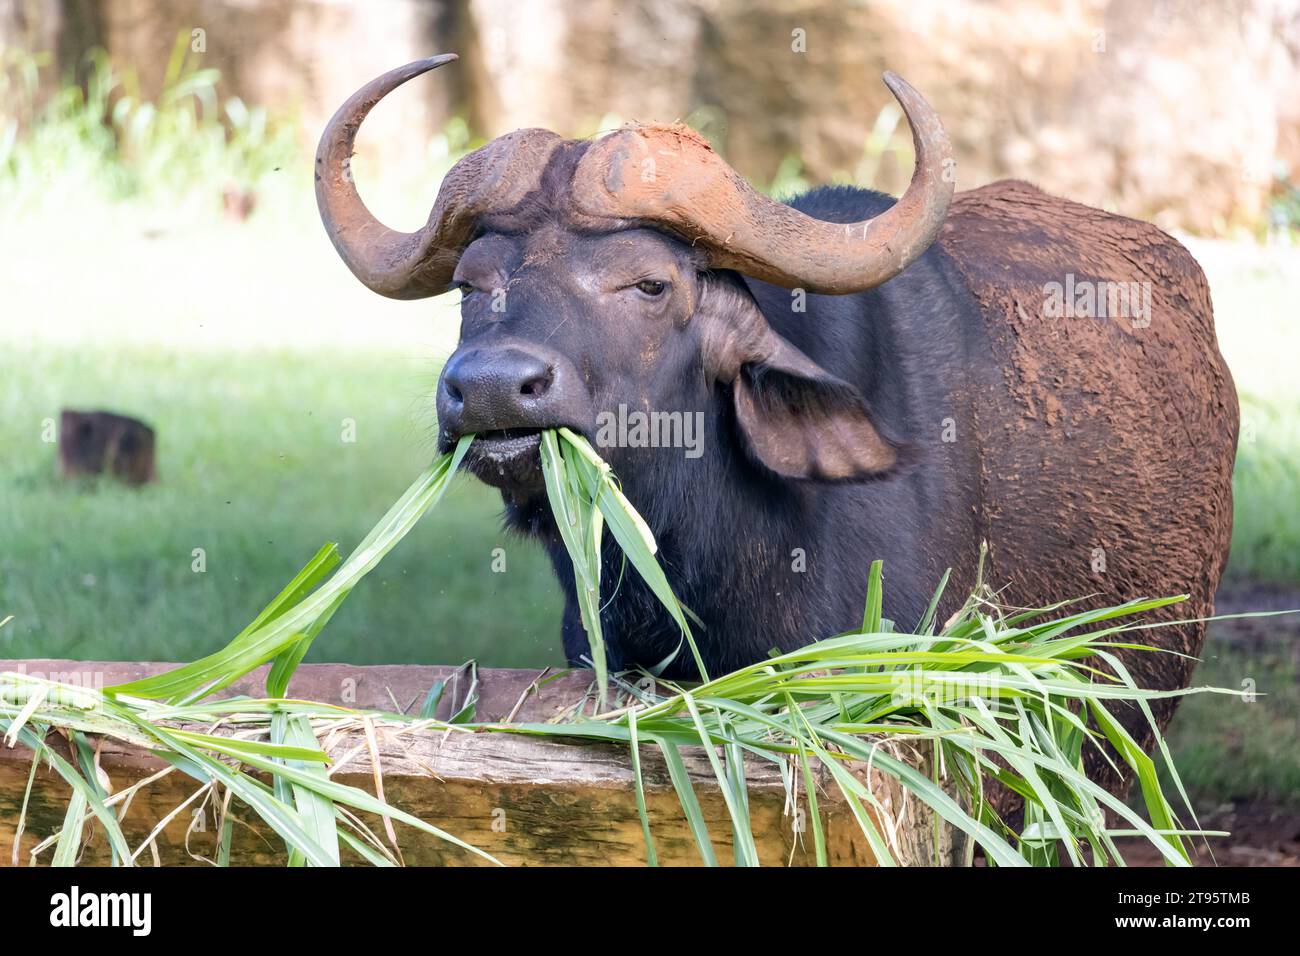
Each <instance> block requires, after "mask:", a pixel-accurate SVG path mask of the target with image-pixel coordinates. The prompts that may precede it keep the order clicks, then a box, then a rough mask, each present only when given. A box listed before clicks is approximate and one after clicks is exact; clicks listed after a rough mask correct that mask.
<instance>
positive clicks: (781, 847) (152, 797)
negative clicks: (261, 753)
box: [0, 660, 964, 866]
mask: <svg viewBox="0 0 1300 956" xmlns="http://www.w3.org/2000/svg"><path fill="white" fill-rule="evenodd" d="M170 666H171V665H167V664H146V663H97V662H77V661H60V660H30V661H0V671H6V670H22V671H25V672H26V673H28V674H33V675H40V676H43V677H45V678H48V679H51V680H57V681H62V682H65V683H74V684H80V685H82V686H108V685H112V684H117V683H120V682H124V681H130V680H136V679H139V678H142V677H145V676H148V675H150V674H155V673H158V672H160V671H162V670H165V669H167V668H168V667H170ZM454 672H455V669H454V668H450V667H424V666H410V665H401V666H377V667H359V666H353V665H349V664H308V665H303V666H302V667H300V668H299V669H298V671H297V673H296V675H295V677H294V679H293V684H292V686H291V687H290V695H291V696H294V697H299V698H303V699H308V700H314V701H318V702H322V703H336V704H343V705H345V706H348V707H353V708H361V709H365V708H373V709H382V710H385V711H389V712H392V711H402V712H406V713H413V712H417V711H418V710H419V707H420V704H421V702H422V700H423V698H424V695H425V694H426V692H427V691H428V689H429V687H430V686H431V685H432V684H433V683H434V682H435V681H437V680H448V678H450V677H451V676H452V675H453V674H454ZM539 674H540V672H539V671H536V670H487V669H483V670H480V671H479V672H478V679H479V688H478V691H479V699H478V705H477V719H479V720H484V721H506V720H509V722H512V723H520V722H538V721H545V720H547V719H548V718H551V717H553V716H555V715H556V714H558V713H560V712H562V711H564V710H566V709H567V708H568V707H570V706H571V705H572V704H573V703H574V702H575V701H576V700H579V699H581V698H583V697H584V696H585V695H586V694H587V693H588V692H589V690H590V686H591V673H590V672H589V671H586V672H583V671H575V672H570V673H567V674H563V675H561V676H559V677H556V678H554V679H552V680H549V681H546V682H544V683H539V682H538V677H539ZM264 681H265V671H264V670H261V671H256V672H254V673H253V674H250V675H249V676H248V677H247V678H246V679H244V680H243V681H241V682H240V683H238V684H236V685H234V686H232V687H230V688H229V689H228V691H226V692H225V693H227V694H229V695H231V696H233V695H238V694H244V695H248V696H254V697H255V696H259V695H260V694H261V693H262V689H263V687H264ZM448 691H449V693H448V694H447V695H444V696H447V697H448V698H450V696H451V694H452V693H454V691H455V688H454V687H449V689H448ZM450 704H451V701H450V699H448V700H445V701H443V707H444V709H445V708H446V707H447V706H449V705H450ZM439 716H443V714H442V713H440V715H439ZM204 729H206V728H204ZM377 743H378V752H379V763H380V769H381V771H382V780H383V788H384V796H385V798H386V799H387V801H388V802H389V803H390V804H391V805H393V806H395V807H399V808H401V809H403V810H405V811H407V812H409V813H413V814H415V815H416V816H418V817H420V818H422V819H424V820H426V821H428V822H430V823H432V824H434V825H436V826H438V827H441V828H442V829H443V830H445V831H447V832H449V833H452V834H455V835H456V836H458V837H460V838H461V839H463V840H465V841H466V842H468V843H470V844H472V845H474V846H477V847H479V848H481V849H483V850H486V851H487V852H489V853H491V854H492V855H494V856H495V857H496V858H497V859H499V860H501V861H502V862H503V863H506V864H511V865H577V866H611V865H613V866H617V865H632V866H637V865H642V864H643V863H644V862H645V858H646V856H645V843H644V840H643V837H642V832H641V823H640V818H639V816H638V814H637V806H636V794H635V789H634V785H633V779H634V778H633V771H632V765H631V762H630V760H629V756H628V752H627V749H626V748H625V747H620V746H615V745H610V744H605V743H593V742H589V741H582V740H577V739H569V740H559V739H552V738H541V737H535V736H525V735H520V734H510V733H495V732H484V733H468V732H450V733H448V732H446V731H443V730H437V731H432V730H420V731H415V732H412V731H409V730H402V731H400V732H399V731H398V730H396V729H395V728H392V727H388V726H385V725H384V724H382V723H381V724H379V725H378V726H377ZM322 745H323V746H324V747H325V748H326V751H327V752H328V753H329V755H330V758H331V760H333V761H335V764H336V766H335V769H334V773H333V777H334V779H335V780H338V781H339V782H342V783H347V784H351V785H353V786H357V787H362V788H365V789H367V790H370V791H371V792H373V791H374V780H375V768H374V766H373V764H372V756H371V751H370V749H369V748H368V747H367V745H366V741H365V735H364V732H363V731H361V730H357V731H345V732H342V733H338V734H331V735H329V736H328V737H326V738H325V739H323V740H322ZM100 747H101V750H100V766H101V767H102V768H103V770H104V771H105V773H106V774H107V775H108V779H109V781H110V783H111V785H112V787H113V789H114V790H120V789H121V788H123V787H125V786H129V785H130V784H132V783H135V782H137V781H139V780H142V779H144V778H146V777H148V776H150V775H152V774H155V773H157V772H158V771H159V770H161V769H163V768H164V767H165V766H166V764H164V763H163V762H162V761H161V760H159V759H158V758H156V757H154V756H153V755H151V754H150V753H148V752H147V751H143V750H140V749H135V748H132V747H129V746H125V745H122V744H119V743H116V742H114V741H111V740H103V741H102V742H101V744H100ZM683 757H684V759H685V763H686V767H687V770H688V772H689V774H690V777H691V780H692V783H693V784H694V787H695V791H696V794H697V796H698V798H699V801H700V805H701V807H702V809H703V813H704V816H705V818H706V819H707V821H708V824H709V833H710V835H711V837H712V839H713V842H714V847H715V851H716V853H717V858H718V860H719V862H722V863H730V862H731V860H732V851H731V846H730V843H731V823H730V817H729V816H728V814H727V809H726V806H725V804H724V801H723V798H722V793H721V791H720V790H719V788H718V785H717V781H716V779H715V778H714V775H713V771H712V769H711V767H710V764H709V761H708V758H707V755H706V753H705V752H704V750H703V748H694V749H693V750H692V749H691V748H686V749H685V750H684V752H683ZM31 760H32V754H31V752H30V751H29V750H26V749H24V748H23V747H22V746H21V745H18V746H15V747H13V748H6V747H4V746H2V745H0V864H3V865H10V864H11V863H13V862H15V861H16V862H17V863H19V864H20V865H26V864H27V862H28V859H29V853H30V851H31V848H32V847H33V846H35V845H36V844H37V843H39V842H40V841H41V840H43V839H44V838H46V837H48V836H49V835H50V834H52V833H54V832H55V831H56V830H57V829H58V828H59V826H60V825H61V824H62V822H63V817H64V812H65V809H66V808H67V805H68V800H69V796H70V794H69V789H68V787H67V785H66V784H65V783H64V782H63V780H62V779H61V778H60V777H59V776H58V774H57V773H55V772H54V771H53V770H51V769H49V768H47V767H44V766H42V767H40V768H38V769H37V771H36V775H35V779H34V782H33V784H32V790H31V795H30V799H29V800H28V808H27V818H26V821H25V826H24V830H23V834H22V837H21V842H20V845H19V846H18V847H17V848H15V847H14V836H15V831H16V829H17V824H18V819H19V813H20V808H21V806H22V802H23V794H24V791H25V789H26V787H27V782H28V777H29V774H30V772H31ZM340 760H342V761H345V762H344V763H343V764H342V765H341V766H340V765H338V761H340ZM916 762H917V765H918V766H920V767H923V761H922V758H920V757H917V758H916ZM641 764H642V773H643V776H644V779H645V782H646V800H647V811H648V815H649V818H650V825H651V832H652V833H653V836H654V840H655V846H656V849H657V851H658V854H659V860H660V862H661V863H663V864H670V865H671V864H677V865H683V864H684V865H694V864H698V863H700V854H699V850H698V849H697V847H696V843H695V840H694V838H693V837H692V835H691V832H690V829H689V828H688V825H687V822H686V818H685V816H684V815H683V813H682V809H681V806H680V804H679V802H678V799H677V795H676V792H675V791H674V790H673V788H672V785H671V783H670V781H669V776H668V772H667V769H666V767H665V766H664V763H663V761H662V759H661V758H660V755H659V751H658V748H657V747H654V746H643V747H642V748H641ZM746 765H747V768H748V779H749V799H750V815H751V818H752V821H753V829H754V839H755V843H756V845H757V849H758V853H759V857H760V859H761V860H762V862H763V863H764V864H765V865H786V864H793V865H808V864H811V863H813V862H815V857H814V850H813V836H812V831H811V828H810V827H809V826H808V825H807V823H806V821H805V822H804V823H803V824H802V825H800V824H799V823H797V821H800V820H802V819H803V817H802V816H801V815H802V814H804V813H806V812H807V810H806V806H805V804H804V801H803V799H802V796H801V798H800V801H799V804H798V806H797V807H795V808H793V810H792V809H791V808H790V807H789V806H787V797H786V788H785V786H784V785H783V783H782V780H781V774H780V770H779V768H778V767H777V766H776V765H775V764H773V763H772V762H770V761H764V760H759V759H752V760H747V761H746ZM854 770H855V772H856V773H857V774H858V776H859V778H860V779H862V780H864V781H866V782H867V784H868V785H869V786H870V787H871V788H872V790H873V792H874V793H875V794H876V796H877V798H878V799H879V800H880V801H881V803H882V805H883V806H885V807H886V808H888V810H889V812H890V816H891V823H890V824H889V825H888V826H887V827H886V828H885V829H886V830H887V831H889V832H891V843H892V844H893V848H894V855H895V857H896V859H897V860H898V862H900V863H903V864H908V865H952V864H955V863H957V862H959V861H960V860H961V859H962V858H963V855H964V854H963V851H964V845H963V840H962V839H961V835H960V834H954V831H952V830H951V828H949V827H948V826H946V825H942V826H937V827H936V826H935V820H934V818H933V816H932V814H931V813H930V812H929V811H928V809H927V808H926V807H925V806H924V805H923V804H921V803H920V802H919V801H918V800H917V799H916V798H914V797H910V796H907V795H905V794H904V793H903V792H902V790H901V788H900V787H899V786H898V784H897V783H896V782H895V781H894V780H893V779H892V778H888V777H885V776H884V775H882V774H880V773H879V772H878V771H874V770H873V771H870V772H868V770H867V768H865V767H861V766H859V767H856V768H854ZM927 772H928V771H927ZM817 783H818V787H819V805H820V812H821V814H822V822H823V826H824V828H825V833H826V838H827V851H828V856H829V860H830V862H831V863H832V864H835V865H858V866H864V865H865V866H869V865H874V864H875V862H876V860H875V857H874V855H873V854H872V852H871V849H870V847H869V846H868V844H867V841H866V840H865V838H864V837H863V836H862V833H861V831H860V829H859V826H858V824H857V822H856V821H855V820H854V818H853V815H852V812H851V811H850V809H849V808H848V806H847V805H846V804H845V802H844V801H843V799H842V797H841V796H840V793H839V788H838V787H837V786H836V785H835V784H834V783H833V782H832V781H831V780H830V778H829V775H828V774H825V773H824V772H823V773H822V774H821V775H820V776H819V777H818V779H817ZM197 787H198V784H197V783H196V782H195V781H194V780H193V779H192V778H189V777H187V776H185V775H184V774H182V773H179V772H176V773H171V774H168V775H167V776H165V777H162V778H161V779H159V780H158V781H156V782H154V783H152V784H150V785H149V786H147V787H144V788H142V789H141V790H140V791H139V792H138V793H137V794H136V795H135V798H134V800H133V801H132V802H131V804H130V807H129V809H128V811H127V813H126V814H125V816H124V817H123V819H122V827H123V831H124V832H125V834H126V837H127V840H128V842H129V843H130V845H131V846H132V847H133V848H134V847H136V846H138V845H140V844H141V843H142V842H143V841H144V840H145V839H146V838H147V837H148V835H149V833H150V832H151V831H152V830H153V829H154V827H155V826H156V825H157V824H158V822H159V821H161V820H163V819H164V818H165V817H166V816H167V815H168V814H169V813H171V812H172V811H174V810H175V809H176V808H177V807H179V806H180V805H181V804H183V803H184V802H185V801H186V800H187V799H188V798H189V797H191V796H192V795H193V794H194V791H195V790H196V789H197ZM196 805H197V804H196ZM191 811H192V807H189V808H186V810H184V811H182V812H181V813H179V814H177V815H176V816H175V817H174V818H173V819H172V820H171V822H170V823H169V824H168V825H167V826H166V827H165V828H164V830H163V831H162V833H161V834H160V835H159V837H158V838H157V840H156V846H157V851H158V853H157V858H158V861H159V862H161V863H162V864H164V865H194V864H197V865H202V860H201V857H208V858H211V857H213V856H214V854H215V846H216V842H217V834H216V827H215V825H214V818H213V816H212V811H211V808H210V807H209V808H208V809H207V810H205V811H201V813H200V817H197V818H196V816H195V815H194V813H192V812H191ZM237 819H238V820H239V821H240V823H239V824H238V825H236V827H235V831H234V840H233V844H232V846H233V849H232V854H231V862H232V863H234V864H241V865H252V864H279V863H283V862H284V852H283V848H282V844H281V842H280V841H279V839H278V838H277V837H276V836H275V835H274V834H270V833H268V832H267V831H266V829H265V827H264V825H263V824H262V823H261V821H260V820H258V819H257V818H256V817H254V816H252V815H251V814H248V813H244V814H240V815H238V816H237ZM367 822H368V823H369V824H372V828H374V829H375V832H382V829H380V828H381V827H382V824H381V823H379V821H377V820H373V821H367ZM396 828H397V830H396V832H397V837H398V841H399V845H400V848H401V853H402V857H403V859H404V861H405V862H406V863H407V864H408V865H463V864H481V863H482V862H483V861H482V860H481V859H479V858H478V857H475V856H473V855H471V854H469V853H467V852H465V851H463V850H461V849H459V848H457V847H455V846H452V845H451V844H448V843H445V842H443V841H440V840H438V839H437V838H435V837H433V836H429V835H427V834H425V833H423V832H420V831H417V830H415V829H414V828H411V827H405V826H402V825H401V824H400V823H399V824H396ZM187 842H188V846H187ZM42 859H43V860H45V861H48V859H49V855H48V851H47V853H46V854H44V855H43V857H42ZM108 860H109V852H108V847H107V845H106V841H105V840H104V839H103V834H102V831H98V832H96V834H95V838H94V840H93V842H91V843H90V844H89V845H88V846H87V847H86V849H85V851H84V853H83V856H82V863H83V864H103V863H107V862H108ZM345 860H346V857H345ZM137 862H139V863H141V864H144V865H148V864H150V863H152V862H153V854H152V851H148V850H146V851H145V852H144V853H143V854H142V855H141V856H140V858H139V860H138V861H137ZM354 862H359V860H357V861H354Z"/></svg>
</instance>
